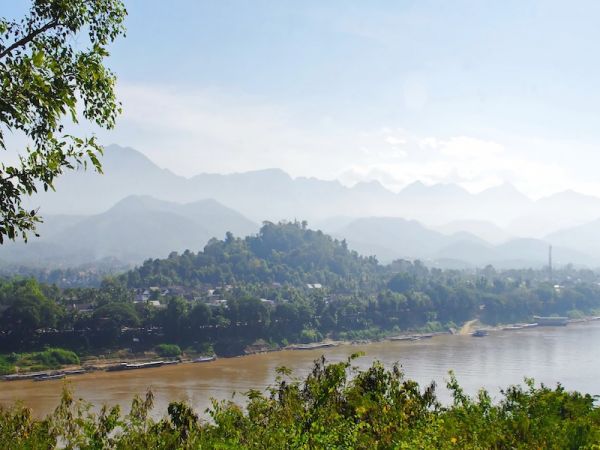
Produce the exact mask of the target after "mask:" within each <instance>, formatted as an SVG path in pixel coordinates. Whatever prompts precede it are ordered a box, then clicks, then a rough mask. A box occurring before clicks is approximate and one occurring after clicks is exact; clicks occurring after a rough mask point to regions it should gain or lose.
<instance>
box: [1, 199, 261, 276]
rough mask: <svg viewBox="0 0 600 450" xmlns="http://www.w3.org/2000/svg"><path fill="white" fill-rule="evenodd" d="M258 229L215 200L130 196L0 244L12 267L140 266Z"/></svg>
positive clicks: (48, 222) (51, 219) (49, 218)
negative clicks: (37, 235) (36, 233)
mask: <svg viewBox="0 0 600 450" xmlns="http://www.w3.org/2000/svg"><path fill="white" fill-rule="evenodd" d="M257 229H258V225H256V224H255V223H253V222H252V221H250V220H248V219H246V218H245V217H244V216H242V215H241V214H239V213H237V212H235V211H233V210H231V209H229V208H226V207H225V206H223V205H221V204H219V203H218V202H216V201H215V200H200V201H197V202H194V203H188V204H176V203H171V202H165V201H162V200H157V199H154V198H152V197H148V196H129V197H127V198H125V199H123V200H121V201H120V202H118V203H117V204H116V205H115V206H113V207H112V208H110V209H109V210H108V211H106V212H104V213H101V214H97V215H90V216H47V217H46V218H45V223H44V224H43V225H42V227H41V229H40V235H41V236H40V238H31V239H30V242H29V243H27V244H24V243H21V242H19V243H9V244H7V245H3V246H0V260H2V261H4V262H5V263H9V264H13V265H14V264H24V265H25V264H27V265H59V266H71V267H72V266H77V265H79V264H84V263H88V262H93V261H98V260H101V259H104V258H113V259H116V260H118V261H119V262H121V263H131V264H137V263H140V262H142V261H143V260H144V259H146V258H151V257H154V258H156V257H165V256H167V255H168V254H169V253H170V252H171V251H183V250H186V249H189V250H193V251H198V250H202V249H203V248H204V246H205V245H206V243H207V242H208V240H209V239H211V238H213V237H216V238H220V239H222V238H223V237H224V236H225V233H226V232H227V231H231V232H232V233H234V234H236V235H238V236H240V235H241V236H244V235H247V234H251V233H255V232H256V230H257Z"/></svg>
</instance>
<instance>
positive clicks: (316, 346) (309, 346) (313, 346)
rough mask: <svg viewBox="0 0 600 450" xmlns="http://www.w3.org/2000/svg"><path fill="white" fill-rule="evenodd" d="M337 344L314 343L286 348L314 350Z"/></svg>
mask: <svg viewBox="0 0 600 450" xmlns="http://www.w3.org/2000/svg"><path fill="white" fill-rule="evenodd" d="M337 345H338V344H337V343H335V342H315V343H314V344H295V345H290V346H288V347H287V348H288V349H289V350H316V349H319V348H329V347H335V346H337Z"/></svg>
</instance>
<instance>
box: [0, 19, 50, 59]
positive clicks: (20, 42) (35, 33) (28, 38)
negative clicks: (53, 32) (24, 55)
mask: <svg viewBox="0 0 600 450" xmlns="http://www.w3.org/2000/svg"><path fill="white" fill-rule="evenodd" d="M56 26H58V21H57V20H53V21H52V22H48V23H47V24H46V25H44V26H43V27H42V28H38V29H37V30H35V31H33V32H31V33H29V34H28V35H27V36H23V37H22V38H21V39H19V40H18V41H17V42H15V43H14V44H12V45H11V46H10V47H8V48H7V49H6V50H3V51H2V52H1V53H0V59H2V58H4V57H5V56H6V55H8V54H10V52H12V51H13V50H14V49H15V48H18V47H22V46H24V45H25V44H28V43H29V42H31V41H32V40H33V39H35V37H36V36H38V35H39V34H41V33H43V32H44V31H47V30H49V29H50V28H54V27H56Z"/></svg>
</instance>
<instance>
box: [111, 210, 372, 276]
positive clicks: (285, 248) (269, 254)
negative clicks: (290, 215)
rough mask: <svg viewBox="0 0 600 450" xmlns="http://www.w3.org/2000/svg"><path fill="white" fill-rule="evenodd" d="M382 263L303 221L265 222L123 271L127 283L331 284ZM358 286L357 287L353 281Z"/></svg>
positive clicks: (370, 270) (365, 272)
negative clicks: (243, 233)
mask: <svg viewBox="0 0 600 450" xmlns="http://www.w3.org/2000/svg"><path fill="white" fill-rule="evenodd" d="M379 270H381V266H380V265H379V264H378V262H377V259H375V258H374V257H363V256H360V255H359V254H358V253H356V252H355V251H352V250H349V249H348V246H347V245H346V242H345V241H338V240H335V239H333V238H331V237H330V236H328V235H326V234H324V233H323V232H321V231H314V230H310V229H308V228H307V224H306V222H282V223H279V224H273V223H270V222H265V223H264V225H263V226H262V227H261V229H260V231H259V232H258V234H257V235H254V236H248V237H245V238H236V237H234V236H233V235H232V234H231V233H227V235H226V237H225V239H224V240H217V239H212V240H211V241H209V243H208V244H207V245H206V247H205V248H204V250H203V251H200V252H198V253H193V252H190V251H185V252H184V253H183V254H177V253H171V254H170V255H169V257H168V258H166V259H154V260H152V259H150V260H147V261H146V262H144V264H143V265H142V266H140V267H138V268H136V269H134V270H132V271H130V272H128V273H126V274H124V275H122V281H124V282H125V283H126V284H127V285H128V286H129V287H131V288H136V287H148V286H173V285H181V286H199V285H202V284H210V285H217V284H222V283H289V284H294V285H299V284H314V283H319V284H325V285H328V286H330V287H333V286H339V287H341V286H344V287H345V288H349V287H350V285H355V284H365V283H369V282H371V281H373V275H375V274H376V273H377V272H378V271H379ZM357 287H358V286H357Z"/></svg>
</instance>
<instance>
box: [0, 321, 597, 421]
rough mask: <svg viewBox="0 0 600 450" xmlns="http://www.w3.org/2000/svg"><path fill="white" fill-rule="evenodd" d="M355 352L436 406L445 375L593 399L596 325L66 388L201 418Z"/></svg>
mask: <svg viewBox="0 0 600 450" xmlns="http://www.w3.org/2000/svg"><path fill="white" fill-rule="evenodd" d="M357 351H362V352H364V353H365V356H363V357H361V358H359V359H358V360H356V361H355V365H356V366H359V367H363V368H364V367H367V366H369V365H370V364H371V363H372V362H373V360H380V361H381V362H383V363H384V364H385V365H386V366H389V367H391V365H392V364H393V363H394V362H396V361H398V362H399V363H400V364H401V365H402V367H403V369H404V371H405V373H406V376H407V377H409V378H412V379H414V380H416V381H418V382H420V383H422V384H424V383H429V382H430V381H432V380H435V381H436V382H437V384H438V395H439V397H440V398H441V399H442V400H443V401H448V400H449V398H450V397H449V393H448V391H447V390H446V388H445V380H447V378H448V371H449V370H454V372H455V374H456V376H457V378H458V380H459V382H460V384H461V385H462V386H463V387H464V388H465V390H466V391H467V392H468V393H471V394H474V393H476V392H477V390H478V389H479V388H481V387H485V388H487V389H488V390H490V392H491V394H492V396H493V397H495V398H498V394H499V389H500V388H501V387H506V386H508V385H509V384H517V383H522V381H523V377H532V378H534V379H535V380H536V382H543V383H545V384H548V385H554V384H556V383H557V382H561V383H562V384H563V385H564V386H565V387H566V388H567V389H574V390H579V391H582V392H588V393H590V394H600V358H599V356H600V321H596V322H587V323H581V324H570V325H568V326H567V327H539V328H531V329H524V330H514V331H501V332H493V333H490V335H489V336H486V337H483V338H474V337H471V336H450V335H444V336H437V337H434V338H432V339H426V340H421V341H412V342H411V341H409V342H406V341H400V342H389V341H385V342H376V343H370V344H364V345H340V346H337V347H334V348H327V349H320V350H303V351H299V350H296V351H281V352H273V353H264V354H258V355H251V356H244V357H239V358H227V359H219V360H217V361H213V362H208V363H197V364H180V365H176V366H165V367H159V368H154V369H143V370H133V371H124V372H96V373H91V374H85V375H76V376H72V377H70V378H68V379H67V380H66V382H67V383H68V384H69V385H70V386H71V388H72V389H73V391H74V393H75V396H77V397H79V398H83V399H85V400H87V401H89V402H91V403H92V404H94V405H102V404H109V405H113V404H117V403H118V404H120V405H122V406H123V407H124V408H125V409H126V410H127V409H128V408H127V406H128V405H129V404H130V402H131V399H132V398H133V396H134V395H135V394H143V393H144V392H145V391H146V390H147V389H148V388H151V389H152V390H153V392H154V394H155V415H158V416H160V415H163V414H164V413H166V406H167V404H168V403H169V401H173V400H179V401H181V400H185V401H187V402H189V403H190V404H192V405H193V406H194V407H195V408H196V409H197V411H198V412H203V411H204V410H205V409H206V408H207V407H208V406H209V404H210V398H216V399H219V400H220V399H233V400H234V401H237V402H239V403H242V402H243V395H242V393H244V392H246V391H248V390H249V389H264V388H265V387H266V386H268V385H269V384H270V383H272V382H273V380H274V377H275V369H276V368H277V367H280V366H286V367H289V368H291V369H293V370H294V372H295V374H297V375H298V376H303V375H306V373H308V371H309V370H310V368H311V367H312V363H313V361H314V360H315V359H316V358H318V357H320V356H321V355H322V354H324V355H325V356H326V358H327V359H328V360H330V361H341V360H344V359H346V358H347V357H348V356H349V355H350V354H352V353H355V352H357ZM64 384H65V380H55V381H45V382H34V381H12V382H0V405H10V404H12V403H13V402H15V401H17V400H20V401H22V402H23V403H24V404H25V405H26V406H28V407H30V408H32V410H33V412H34V414H35V415H37V416H42V415H45V414H46V413H48V412H50V411H51V410H52V409H54V407H55V406H56V405H57V402H58V399H59V397H60V394H61V390H62V388H63V386H64ZM234 393H235V394H234Z"/></svg>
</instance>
